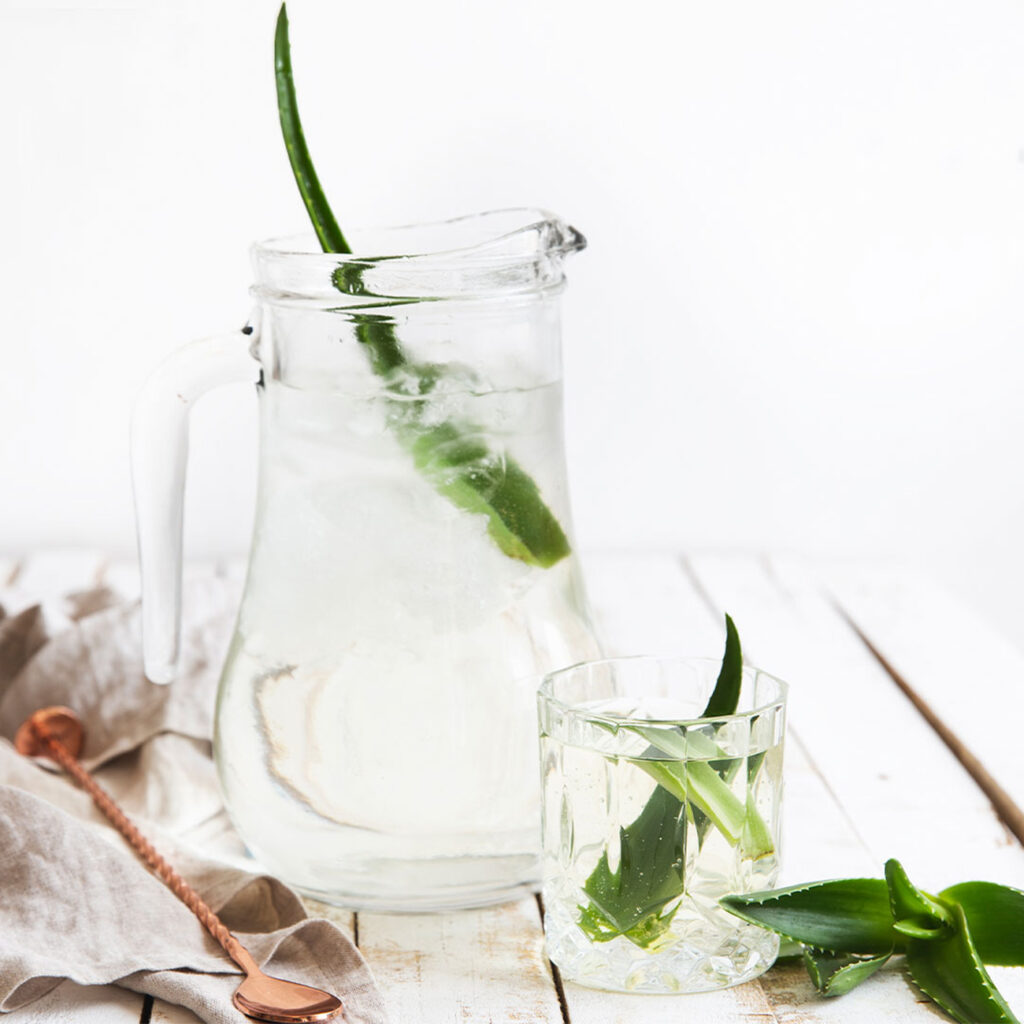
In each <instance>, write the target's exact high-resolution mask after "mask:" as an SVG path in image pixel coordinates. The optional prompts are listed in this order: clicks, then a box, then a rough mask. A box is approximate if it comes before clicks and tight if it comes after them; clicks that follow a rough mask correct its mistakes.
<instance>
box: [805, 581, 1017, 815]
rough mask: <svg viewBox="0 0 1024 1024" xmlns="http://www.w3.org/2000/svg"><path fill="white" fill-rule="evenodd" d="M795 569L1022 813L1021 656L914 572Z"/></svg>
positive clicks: (969, 610)
mask: <svg viewBox="0 0 1024 1024" xmlns="http://www.w3.org/2000/svg"><path fill="white" fill-rule="evenodd" d="M801 568H802V569H803V570H804V571H809V572H813V573H814V574H815V575H816V576H817V577H818V578H819V579H821V580H822V582H823V583H824V585H825V586H826V587H827V588H828V590H829V591H830V592H831V594H832V595H833V596H834V597H835V599H836V600H837V601H838V603H839V605H840V606H841V607H842V608H843V610H844V611H845V612H846V613H847V615H849V616H850V618H851V619H852V620H853V621H854V623H856V625H857V627H858V628H859V629H860V630H861V631H862V632H863V633H864V634H865V635H866V636H867V638H868V639H869V640H870V641H871V643H872V645H873V646H874V647H875V648H876V649H877V650H878V651H879V652H880V653H881V654H882V656H883V657H884V658H885V659H886V661H887V662H888V663H889V664H890V665H891V666H892V667H893V668H894V669H895V670H896V672H897V673H899V675H900V676H901V677H902V678H903V679H905V680H906V682H907V683H908V684H909V685H910V686H911V687H912V688H913V689H914V690H915V691H916V692H917V693H918V694H919V695H920V696H921V698H922V699H923V700H925V701H926V702H927V703H928V705H929V706H930V707H931V709H932V710H933V711H934V712H935V713H936V714H937V715H938V717H939V718H940V719H941V720H942V721H943V723H944V724H945V725H946V726H948V727H949V728H950V729H951V730H952V731H953V732H955V733H956V734H957V736H958V738H959V739H960V740H961V741H962V742H963V743H964V744H965V745H966V746H967V748H968V749H969V750H970V751H971V752H972V753H973V754H974V755H975V757H977V758H978V759H979V760H980V761H981V763H982V764H983V765H984V767H985V768H986V769H987V770H988V772H989V773H990V774H991V775H992V776H993V777H994V778H995V779H996V781H997V782H998V783H999V784H1000V785H1001V786H1002V787H1003V789H1005V790H1006V792H1007V793H1008V794H1009V795H1010V796H1011V797H1012V798H1013V800H1014V802H1015V803H1016V805H1017V807H1018V809H1020V810H1022V811H1024V743H1022V742H1021V734H1020V733H1021V726H1022V725H1024V652H1022V651H1020V650H1018V649H1017V647H1015V646H1014V645H1013V644H1012V643H1010V641H1008V640H1007V639H1006V638H1005V637H1004V636H1003V635H1002V634H1000V632H999V631H998V630H997V629H995V628H993V627H992V626H991V625H989V624H988V623H987V622H985V621H984V620H983V619H981V618H980V617H979V616H978V615H977V613H976V612H974V611H973V609H971V608H969V607H967V605H965V604H964V603H963V602H961V601H959V600H958V599H957V598H955V597H954V596H953V595H952V594H950V593H949V592H948V591H946V590H944V589H942V588H941V587H939V586H937V585H936V584H934V583H932V582H931V581H929V580H927V579H925V578H924V577H923V576H921V575H919V574H917V573H912V572H908V571H906V570H898V569H892V568H886V567H882V566H868V567H866V566H861V565H851V564H848V563H847V564H839V565H833V564H829V565H827V566H819V565H814V566H806V565H805V566H802V567H801ZM791 571H796V570H795V568H793V569H791Z"/></svg>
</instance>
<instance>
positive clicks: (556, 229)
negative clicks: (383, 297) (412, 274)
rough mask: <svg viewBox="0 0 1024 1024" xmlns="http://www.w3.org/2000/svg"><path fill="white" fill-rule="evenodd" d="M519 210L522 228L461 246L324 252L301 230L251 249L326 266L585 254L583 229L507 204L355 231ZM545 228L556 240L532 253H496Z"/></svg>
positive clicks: (440, 224) (443, 223) (439, 224)
mask: <svg viewBox="0 0 1024 1024" xmlns="http://www.w3.org/2000/svg"><path fill="white" fill-rule="evenodd" d="M513 214H522V215H524V219H523V221H522V223H521V224H520V225H519V226H517V227H514V228H512V229H510V230H506V231H502V232H501V233H500V234H497V235H493V236H491V237H489V238H487V239H486V240H484V241H482V242H477V243H475V244H473V245H458V246H451V247H447V248H438V249H423V250H418V251H413V252H402V253H382V252H376V251H372V250H371V251H366V252H361V251H358V250H356V251H353V252H324V251H323V250H321V249H314V248H311V247H305V248H300V247H299V246H298V243H300V242H301V241H307V242H308V241H311V240H313V239H315V235H314V234H313V233H312V232H296V233H292V234H287V235H274V236H272V237H270V238H265V239H260V240H258V241H256V242H254V243H253V244H252V247H251V248H252V253H253V255H254V257H255V258H257V259H259V258H260V257H266V258H270V259H289V260H297V261H302V262H308V263H309V265H310V266H316V265H320V264H324V265H330V266H331V267H334V266H336V265H337V264H338V263H339V262H341V263H359V264H367V265H372V264H380V263H385V262H387V263H394V262H401V263H402V264H403V265H407V264H410V263H414V262H419V261H428V260H429V261H430V263H431V264H432V265H443V264H448V263H451V264H457V265H466V264H472V265H476V266H494V265H502V264H514V263H520V262H524V261H527V260H530V259H535V258H536V257H537V256H538V255H547V256H560V255H561V256H565V255H569V254H570V253H573V252H579V251H580V250H581V249H584V248H585V247H586V245H587V240H586V238H585V237H584V236H583V234H582V233H581V232H580V231H579V230H577V229H576V228H574V227H573V226H572V225H571V224H569V223H568V222H567V221H565V220H563V219H562V218H561V217H559V216H557V215H556V214H554V213H552V212H551V211H550V210H546V209H544V208H543V207H539V206H505V207H499V208H497V209H494V210H483V211H480V212H477V213H466V214H460V215H459V216H457V217H443V218H440V219H438V220H428V221H420V222H407V223H403V224H368V225H362V226H361V227H357V228H356V230H355V231H354V232H353V234H354V235H358V234H360V233H364V232H365V233H369V232H378V233H384V232H406V231H414V230H417V229H427V228H444V227H449V226H453V225H459V224H466V223H469V222H471V221H484V220H489V219H491V218H497V217H501V216H507V215H513ZM527 218H528V219H527ZM544 228H548V229H549V236H550V241H549V242H548V243H547V244H545V245H544V246H543V247H538V249H537V250H535V251H534V252H532V253H519V254H511V253H507V252H497V253H496V252H494V251H493V250H494V249H496V248H499V247H501V246H502V245H503V244H505V243H508V242H509V241H510V240H512V239H515V238H516V237H517V236H521V235H526V234H528V233H530V232H532V231H540V230H542V229H544Z"/></svg>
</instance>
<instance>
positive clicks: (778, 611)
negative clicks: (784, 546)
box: [691, 555, 1024, 1020]
mask: <svg viewBox="0 0 1024 1024" xmlns="http://www.w3.org/2000/svg"><path fill="white" fill-rule="evenodd" d="M691 564H692V566H693V567H694V569H695V571H696V573H697V575H698V578H699V579H700V580H701V582H702V584H703V585H704V587H705V588H706V589H707V591H708V593H709V594H710V595H711V596H712V597H713V599H714V600H715V602H716V603H717V604H719V605H720V606H722V607H725V608H728V609H729V610H730V612H731V613H732V614H733V615H734V616H735V617H736V619H737V622H738V623H739V624H740V628H741V630H742V632H743V635H744V636H745V637H746V648H747V652H748V654H749V655H752V657H753V659H754V660H755V661H756V662H757V663H758V664H760V665H762V666H763V667H764V668H766V669H768V670H769V671H772V672H774V673H776V674H778V675H780V676H782V677H783V678H784V679H787V681H788V682H789V683H790V685H791V693H790V701H789V708H790V722H791V725H792V728H793V730H794V732H795V733H796V734H797V735H799V736H800V737H801V738H802V740H803V742H804V743H805V745H806V747H807V751H808V754H809V756H810V757H811V758H812V760H813V761H814V763H815V764H816V766H817V767H818V769H819V770H820V771H821V773H822V775H823V778H824V779H825V780H826V781H827V784H828V787H829V789H830V791H831V792H832V793H833V794H835V797H836V799H837V800H838V802H839V804H840V806H841V807H842V810H843V812H844V813H845V815H846V816H847V817H848V819H849V821H850V823H851V825H852V827H853V828H854V829H855V830H856V832H857V834H858V835H859V836H860V837H861V839H862V841H863V843H864V845H865V847H866V848H867V850H868V851H869V852H870V857H871V871H870V873H871V874H874V875H880V874H881V870H882V865H883V862H884V860H885V858H887V857H892V856H895V857H898V858H899V859H901V860H902V861H903V863H904V865H905V867H906V868H907V870H908V871H909V873H910V875H911V878H913V879H915V880H916V881H917V882H918V884H919V885H921V886H923V887H924V888H927V889H931V890H932V891H934V890H936V889H940V888H942V887H944V886H945V885H949V884H951V883H954V882H957V881H961V880H964V879H965V878H968V877H969V878H985V879H990V880H992V881H997V882H1004V883H1006V884H1009V885H1015V886H1017V887H1024V849H1022V848H1021V846H1020V844H1019V843H1017V842H1015V841H1013V840H1012V839H1010V838H1009V837H1008V836H1007V833H1006V830H1005V829H1004V828H1003V827H1002V825H1001V824H1000V823H999V822H998V820H997V819H996V817H995V815H994V814H993V811H992V808H991V806H990V805H989V803H988V801H987V800H986V799H985V797H984V795H983V794H982V793H981V791H980V790H979V789H978V788H977V786H976V785H975V784H974V782H973V781H972V780H971V778H970V777H969V776H968V775H967V774H966V772H965V771H964V770H963V768H962V766H961V765H960V764H959V763H958V762H957V760H956V759H955V758H954V757H953V756H952V755H951V754H950V752H949V750H948V749H947V748H946V747H945V745H944V744H943V743H942V742H941V740H940V739H939V738H938V737H937V736H936V735H935V733H934V732H933V731H932V730H931V729H930V728H928V727H927V724H926V723H925V722H924V720H923V719H922V718H921V716H920V714H919V713H918V712H917V710H916V709H915V708H914V707H913V706H912V705H911V704H910V702H909V701H908V700H907V699H906V697H905V696H904V695H903V694H902V693H901V692H900V691H899V689H898V688H897V687H896V686H895V685H894V684H893V682H892V680H891V679H890V678H889V676H888V674H887V673H886V672H885V671H884V670H883V669H882V667H881V666H880V665H879V663H878V661H877V660H876V659H875V657H874V656H873V655H872V654H871V652H870V651H869V650H868V649H867V647H866V646H865V645H864V644H863V642H862V641H861V640H860V638H859V637H858V636H857V635H856V634H855V633H854V632H853V630H852V629H851V628H850V627H849V624H848V623H847V622H846V620H845V619H844V618H843V616H842V614H841V613H840V612H839V611H838V610H837V609H836V608H835V606H834V605H833V603H832V602H831V601H830V600H829V599H828V597H827V596H825V595H823V594H822V592H821V590H820V588H819V587H818V586H817V584H816V582H813V581H811V580H810V579H809V578H808V576H807V575H805V574H801V573H799V572H795V571H793V569H792V567H791V566H789V567H776V566H772V565H770V564H767V563H758V562H755V561H753V560H751V559H749V558H741V557H735V556H715V555H704V556H699V557H696V558H694V559H692V560H691ZM796 832H797V835H798V836H800V835H803V836H804V837H806V838H805V839H804V840H803V841H808V842H815V841H817V840H816V837H817V836H819V835H824V834H825V823H824V822H822V821H810V822H807V823H804V824H803V825H802V826H798V828H797V829H796ZM1004 995H1005V996H1006V997H1007V999H1008V1001H1009V1002H1010V1005H1011V1006H1013V1007H1015V1008H1016V1009H1017V1012H1022V1011H1024V972H1016V974H1015V975H1013V976H1011V978H1010V979H1009V980H1008V981H1007V982H1006V983H1005V989H1004ZM915 999H916V997H915V994H914V992H913V990H912V989H911V988H910V986H903V987H894V988H893V991H892V993H891V1000H892V1002H891V1004H890V1003H887V1004H886V1013H887V1014H890V1013H892V1014H895V1013H897V1012H902V1009H906V1011H907V1012H908V1013H909V1012H910V1008H911V1004H912V1003H913V1002H914V1001H915ZM838 1002H841V1003H845V999H844V1000H840V1001H838ZM901 1008H902V1009H901ZM922 1012H923V1014H924V1015H923V1016H922V1017H921V1019H922V1020H923V1019H929V1015H930V1014H931V1010H930V1009H929V1010H926V1011H922ZM822 1019H825V1018H822ZM828 1019H832V1018H828ZM886 1019H889V1018H888V1016H887V1017H886ZM911 1019H913V1018H911Z"/></svg>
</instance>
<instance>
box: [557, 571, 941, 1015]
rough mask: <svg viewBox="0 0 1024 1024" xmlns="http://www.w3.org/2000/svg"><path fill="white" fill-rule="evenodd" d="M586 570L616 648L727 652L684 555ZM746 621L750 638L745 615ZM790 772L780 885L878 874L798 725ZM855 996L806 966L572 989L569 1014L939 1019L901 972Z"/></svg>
mask: <svg viewBox="0 0 1024 1024" xmlns="http://www.w3.org/2000/svg"><path fill="white" fill-rule="evenodd" d="M586 569H587V580H588V584H589V586H590V590H591V600H592V604H593V607H594V611H595V617H596V618H597V620H598V625H599V628H600V631H601V634H602V636H603V637H604V638H605V641H606V643H607V646H608V647H609V648H610V649H611V651H612V652H614V653H619V654H642V653H654V652H658V651H665V652H672V651H678V652H681V653H688V654H696V655H701V656H715V657H717V656H718V655H719V654H720V652H721V649H722V646H723V644H724V623H723V622H720V619H719V614H718V613H716V612H713V611H712V609H711V607H710V606H709V604H708V602H707V600H706V599H705V597H704V596H703V595H701V594H700V593H699V592H698V591H697V590H696V589H695V587H694V584H693V580H692V579H691V578H690V576H689V574H688V572H687V571H686V570H685V569H684V568H683V566H682V563H681V562H680V560H679V559H677V558H675V557H668V556H656V555H650V556H644V557H642V558H638V557H636V556H634V555H628V554H627V555H602V556H600V557H594V558H593V559H591V560H590V561H589V562H588V563H587V564H586ZM730 610H732V609H730ZM739 628H740V635H741V638H742V637H744V636H745V634H746V630H745V629H744V626H743V623H742V622H740V623H739ZM785 779H786V791H785V799H784V817H783V870H782V877H781V878H780V884H786V883H788V882H796V881H801V880H807V879H813V878H823V877H836V876H842V875H850V876H854V875H863V874H869V873H871V868H872V861H871V858H870V855H869V853H868V851H867V849H866V848H865V846H864V845H863V843H862V842H861V840H860V838H859V836H858V835H857V832H856V830H855V828H854V827H853V825H852V823H851V822H850V820H849V818H848V817H847V815H846V814H845V812H844V811H843V809H842V807H841V806H840V805H839V804H838V803H837V801H836V800H835V797H834V796H833V794H832V793H831V792H830V790H829V788H828V786H827V784H826V782H825V781H824V780H823V779H822V777H821V776H820V775H819V773H818V772H817V771H816V769H815V768H814V766H813V765H812V763H811V762H810V760H809V759H808V757H807V755H806V752H805V749H804V746H803V744H802V742H801V741H800V739H799V737H798V735H797V734H795V733H793V731H792V730H791V731H790V734H789V736H788V740H787V750H786V767H785ZM854 996H855V998H853V999H852V1000H851V1001H850V1002H846V1003H843V1002H842V1001H841V1000H823V999H821V998H820V997H819V996H818V995H817V994H816V993H815V991H814V989H813V986H812V985H811V984H810V981H809V980H808V979H807V975H806V971H805V970H804V969H803V967H802V966H797V967H795V968H793V967H784V968H778V969H776V970H774V971H772V972H769V974H767V975H765V976H764V977H762V978H760V979H758V980H757V981H754V982H751V983H749V984H747V985H742V986H739V987H738V988H734V989H727V990H725V991H722V992H714V993H704V994H700V995H691V996H680V997H673V996H666V997H659V998H652V997H646V996H626V995H619V994H614V993H607V992H598V991H594V990H591V989H586V988H582V987H580V986H577V985H572V984H566V986H565V998H566V1004H567V1006H568V1008H569V1016H570V1019H571V1020H572V1021H574V1022H576V1024H598V1022H600V1024H604V1022H606V1021H607V1022H609V1024H611V1022H614V1024H677V1022H678V1021H680V1020H682V1019H687V1020H699V1021H709V1022H710V1021H714V1022H716V1024H718V1022H722V1024H728V1022H734V1021H735V1022H739V1021H744V1022H746V1021H779V1022H781V1021H787V1022H789V1021H792V1022H793V1024H796V1022H797V1021H799V1022H801V1024H814V1022H818V1021H837V1022H840V1021H841V1022H843V1024H845V1022H847V1021H850V1022H853V1021H867V1020H878V1019H882V1018H883V1017H884V1018H885V1019H887V1020H889V1019H891V1020H892V1021H896V1022H899V1024H911V1022H913V1021H921V1020H926V1019H929V1017H930V1014H929V1013H928V1012H927V1011H925V1012H922V1011H921V1009H920V1007H919V1006H918V1005H917V1003H916V1002H915V1000H914V999H913V996H912V995H911V994H910V993H908V991H907V986H906V984H905V982H904V981H903V979H902V978H901V977H900V976H899V975H898V974H895V973H892V974H890V975H887V976H885V977H884V978H878V979H875V981H874V985H873V986H872V987H870V988H865V989H864V990H862V991H861V992H859V993H854ZM840 1004H841V1005H840ZM883 1007H884V1008H885V1009H884V1011H883ZM890 1009H892V1015H891V1017H890V1016H887V1014H888V1012H889V1010H890Z"/></svg>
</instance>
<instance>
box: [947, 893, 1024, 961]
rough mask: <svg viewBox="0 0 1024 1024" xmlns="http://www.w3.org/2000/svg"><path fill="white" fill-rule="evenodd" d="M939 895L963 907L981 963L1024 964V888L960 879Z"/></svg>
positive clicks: (948, 901)
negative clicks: (1022, 889) (961, 880)
mask: <svg viewBox="0 0 1024 1024" xmlns="http://www.w3.org/2000/svg"><path fill="white" fill-rule="evenodd" d="M938 895H939V899H941V900H944V901H946V902H947V903H954V904H956V905H958V906H959V907H960V909H961V910H962V911H963V913H964V917H965V918H966V919H967V926H968V928H969V929H970V933H971V941H972V942H973V943H974V948H975V949H976V950H977V953H978V956H979V957H981V961H982V963H985V964H989V965H991V966H995V967H1024V892H1021V890H1020V889H1013V888H1011V887H1010V886H1008V885H997V884H996V883H995V882H960V883H959V884H958V885H952V886H950V887H949V888H948V889H943V890H942V892H940V893H939V894H938Z"/></svg>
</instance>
